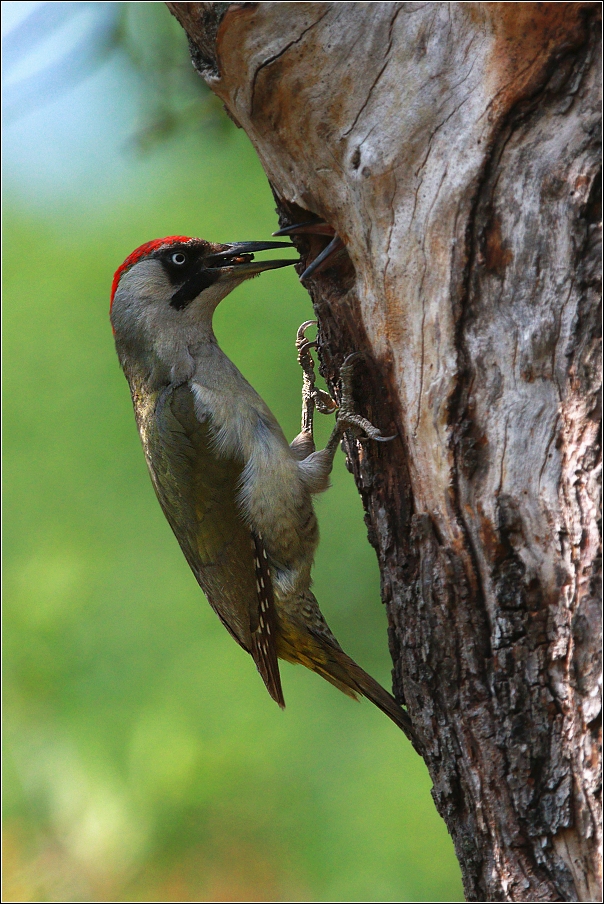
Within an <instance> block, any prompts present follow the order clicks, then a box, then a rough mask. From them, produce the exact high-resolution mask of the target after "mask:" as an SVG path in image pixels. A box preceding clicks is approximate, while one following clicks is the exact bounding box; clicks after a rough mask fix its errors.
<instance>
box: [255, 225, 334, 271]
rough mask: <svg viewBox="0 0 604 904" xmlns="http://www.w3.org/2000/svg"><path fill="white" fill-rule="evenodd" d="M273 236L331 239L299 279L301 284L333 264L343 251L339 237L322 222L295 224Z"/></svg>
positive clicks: (330, 227)
mask: <svg viewBox="0 0 604 904" xmlns="http://www.w3.org/2000/svg"><path fill="white" fill-rule="evenodd" d="M273 235H321V236H329V237H330V238H331V242H330V243H329V245H327V247H326V248H324V249H323V251H322V252H321V253H320V254H319V255H317V257H316V258H315V259H314V261H313V262H312V264H310V265H309V266H308V267H307V268H306V270H305V271H304V273H303V274H302V276H301V277H300V282H302V280H303V279H308V277H309V276H312V275H313V274H315V273H320V272H321V271H322V270H326V269H327V267H329V266H330V265H331V264H332V263H333V261H334V258H335V257H336V256H337V255H338V254H339V253H340V251H343V250H344V247H345V246H344V242H343V241H342V239H341V238H340V237H339V235H336V231H335V229H334V228H333V226H330V225H329V224H328V223H325V222H324V221H323V220H312V221H311V222H310V223H295V224H294V225H293V226H286V227H285V228H284V229H279V231H278V232H273Z"/></svg>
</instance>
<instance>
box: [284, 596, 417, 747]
mask: <svg viewBox="0 0 604 904" xmlns="http://www.w3.org/2000/svg"><path fill="white" fill-rule="evenodd" d="M304 604H305V605H306V608H307V610H308V613H309V618H308V620H307V621H305V623H303V622H302V621H301V619H300V618H299V616H298V615H297V614H296V616H294V617H293V618H292V617H291V616H290V618H289V619H287V620H286V619H283V618H281V620H280V626H279V627H280V630H279V641H278V643H279V646H278V650H277V652H278V655H279V656H280V657H281V658H282V659H286V660H288V661H289V662H297V663H300V664H301V665H304V666H306V668H307V669H311V671H313V672H317V674H318V675H321V676H322V677H323V678H325V679H326V680H327V681H329V682H330V683H331V684H333V685H335V687H337V688H338V689H339V690H341V691H343V692H344V693H345V694H348V696H349V697H353V698H354V699H357V695H358V694H361V695H362V696H363V697H367V699H368V700H371V702H372V703H374V704H375V706H377V707H378V709H381V710H382V712H383V713H385V714H386V715H387V716H388V717H389V718H390V719H392V721H393V722H394V723H395V725H398V727H399V728H400V729H402V730H403V731H404V732H405V734H406V735H407V737H408V738H409V740H410V741H412V742H413V743H414V745H415V746H417V739H416V735H415V732H414V731H413V725H412V723H411V719H410V717H409V715H408V714H407V713H406V712H405V710H404V709H403V708H402V707H401V706H399V704H398V703H397V702H396V700H395V699H394V697H393V696H392V694H389V693H388V691H387V690H384V688H383V687H382V686H381V684H378V682H377V681H376V680H375V678H372V677H371V675H368V674H367V672H366V671H364V669H362V668H361V667H360V665H357V663H356V662H355V661H354V659H351V658H350V656H347V655H346V653H344V651H343V650H342V648H341V647H340V645H339V643H338V642H337V640H336V638H335V637H334V636H333V634H332V633H331V631H330V630H329V627H328V626H327V624H326V622H325V619H324V618H323V616H322V614H321V612H320V610H319V607H318V604H317V601H316V599H315V597H314V595H313V594H312V593H311V592H310V591H307V592H306V593H305V596H304ZM298 608H300V606H298ZM309 622H311V624H309Z"/></svg>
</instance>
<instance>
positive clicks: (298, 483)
mask: <svg viewBox="0 0 604 904" xmlns="http://www.w3.org/2000/svg"><path fill="white" fill-rule="evenodd" d="M306 231H309V230H308V229H306ZM282 245H283V243H278V242H239V243H235V244H230V245H220V244H213V243H211V242H206V241H204V240H203V239H198V238H188V237H186V236H170V237H169V238H163V239H156V240H155V241H152V242H147V243H146V244H145V245H142V246H141V247H140V248H138V249H137V250H136V251H134V252H133V253H132V254H131V255H130V256H129V257H128V258H127V259H126V260H125V261H124V263H123V264H122V265H121V267H119V269H118V270H117V272H116V274H115V277H114V280H113V287H112V293H111V323H112V326H113V332H114V335H115V344H116V348H117V353H118V356H119V360H120V364H121V366H122V369H123V371H124V374H125V376H126V378H127V380H128V383H129V385H130V392H131V395H132V401H133V404H134V413H135V416H136V423H137V426H138V430H139V433H140V437H141V440H142V444H143V449H144V452H145V458H146V460H147V465H148V468H149V472H150V475H151V480H152V482H153V486H154V488H155V492H156V494H157V498H158V500H159V503H160V505H161V507H162V509H163V511H164V514H165V516H166V518H167V519H168V522H169V524H170V527H171V528H172V530H173V531H174V533H175V535H176V539H177V540H178V542H179V544H180V546H181V549H182V551H183V553H184V555H185V558H186V560H187V562H188V563H189V566H190V567H191V569H192V571H193V574H194V575H195V577H196V579H197V581H198V583H199V585H200V586H201V588H202V590H203V591H204V593H205V594H206V596H207V598H208V601H209V603H210V605H211V606H212V608H213V609H214V611H215V612H216V614H217V615H218V617H219V618H220V620H221V621H222V623H223V624H224V626H225V627H226V628H227V630H228V631H229V633H230V634H231V635H232V636H233V637H234V638H235V640H236V641H237V643H238V644H240V646H242V647H243V649H244V650H246V651H247V652H248V653H250V654H251V656H252V657H253V659H254V662H255V664H256V666H257V668H258V671H259V672H260V675H261V676H262V678H263V680H264V683H265V684H266V687H267V689H268V692H269V694H270V695H271V697H273V699H274V700H276V701H277V703H278V704H279V705H280V706H284V699H283V691H282V689H281V679H280V675H279V665H278V659H279V658H281V659H285V660H287V661H288V662H297V663H302V665H305V666H306V667H307V668H309V669H312V671H314V672H317V673H318V674H319V675H322V676H323V678H326V679H327V681H330V682H331V683H332V684H334V685H335V686H336V687H338V688H339V689H340V690H342V691H344V693H346V694H349V695H350V696H351V697H356V695H357V694H363V695H364V696H365V697H367V698H368V699H369V700H371V701H372V702H373V703H375V704H376V706H378V707H379V708H380V709H381V710H383V712H385V713H386V714H387V715H388V716H389V717H390V718H391V719H392V720H393V721H394V722H395V723H396V724H397V725H399V726H400V727H401V728H402V729H403V730H404V731H405V732H406V733H407V734H410V735H411V733H412V730H411V723H410V720H409V717H408V715H407V713H406V712H405V711H404V710H403V709H402V708H401V707H400V706H399V705H398V703H397V702H396V701H395V700H394V698H393V697H392V696H391V695H390V694H389V693H388V692H387V691H385V690H384V688H382V687H381V686H380V685H379V684H378V683H377V682H376V681H375V680H374V679H373V678H371V676H370V675H368V674H367V673H366V672H364V671H363V669H361V668H360V667H359V666H358V665H357V664H356V662H354V661H353V660H352V659H351V658H350V657H349V656H347V655H346V654H345V653H344V652H343V651H342V649H341V647H340V645H339V644H338V642H337V640H336V639H335V637H334V635H333V634H332V633H331V631H330V629H329V627H328V626H327V623H326V622H325V619H324V618H323V615H322V614H321V611H320V609H319V606H318V603H317V601H316V599H315V597H314V595H313V593H312V591H311V568H312V564H313V558H314V554H315V550H316V547H317V543H318V529H317V521H316V518H315V513H314V511H313V503H312V496H313V494H314V493H320V492H322V491H323V490H325V489H326V488H327V486H328V479H329V474H330V472H331V468H332V464H333V458H334V455H335V451H336V449H337V446H338V444H339V440H340V439H341V437H342V434H343V432H344V430H346V429H349V428H352V429H354V430H355V431H356V432H357V433H358V432H365V433H366V434H367V435H368V436H370V437H372V438H373V439H378V440H380V439H381V440H384V439H388V438H389V437H383V436H382V435H381V434H380V431H379V430H377V429H376V428H374V427H373V426H372V425H371V424H370V423H369V422H368V421H366V420H365V419H364V418H361V417H359V416H358V415H357V414H355V412H354V410H353V408H352V403H351V399H350V389H349V384H350V379H351V371H352V366H353V365H352V360H351V359H348V360H347V361H346V362H345V364H344V366H343V367H342V371H341V375H340V376H341V380H342V399H341V403H340V407H339V412H338V418H337V422H336V427H335V429H334V431H333V434H332V437H331V439H330V441H329V443H328V445H327V446H326V448H325V449H323V450H321V451H315V445H314V440H313V435H312V420H313V411H314V408H315V407H318V408H319V409H320V410H322V411H333V410H335V409H336V407H337V406H336V404H335V402H334V401H333V400H332V399H331V398H330V397H329V396H328V395H327V394H326V393H324V392H321V391H320V390H317V389H316V388H315V386H314V371H313V367H314V365H313V361H312V356H311V355H310V351H309V349H310V347H311V346H312V345H313V344H314V343H311V342H308V341H307V340H306V339H305V336H304V330H305V329H306V327H307V326H309V324H310V323H311V322H313V321H309V322H308V323H307V324H303V326H302V327H301V328H300V330H299V331H298V342H297V345H298V352H299V360H300V363H301V365H302V367H303V371H304V384H303V424H302V432H301V433H300V434H299V436H297V437H296V439H294V441H293V442H292V443H291V445H289V444H288V442H287V440H286V439H285V436H284V434H283V431H282V430H281V428H280V426H279V424H278V423H277V421H276V420H275V417H274V416H273V414H272V413H271V411H270V410H269V408H268V407H267V405H266V404H265V402H264V401H263V400H262V399H261V398H260V396H259V395H258V393H257V392H256V391H255V390H254V389H253V388H252V387H251V386H250V384H249V383H248V382H247V380H246V379H245V378H244V377H243V376H242V374H241V373H240V372H239V371H238V370H237V368H236V367H235V365H234V364H233V363H232V362H231V361H230V360H229V358H227V356H226V355H225V354H224V352H223V351H222V350H221V349H220V347H219V345H218V343H217V341H216V337H215V335H214V332H213V329H212V317H213V314H214V311H215V309H216V307H217V305H218V304H219V303H220V302H221V301H222V299H223V298H225V296H226V295H228V294H229V293H230V292H231V291H232V290H233V289H234V288H235V287H236V286H238V285H239V284H240V283H241V282H243V281H244V280H246V279H248V278H249V277H252V276H255V275H256V274H258V273H261V272H263V271H264V270H272V269H275V268H277V267H285V266H289V265H291V264H294V263H296V261H293V260H270V261H264V262H259V261H255V260H254V259H253V255H254V253H255V252H258V251H264V250H268V249H271V248H275V247H279V246H282ZM286 247H291V246H289V245H286ZM336 250H337V249H336ZM353 357H356V356H351V358H353Z"/></svg>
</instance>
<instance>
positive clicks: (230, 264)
mask: <svg viewBox="0 0 604 904" xmlns="http://www.w3.org/2000/svg"><path fill="white" fill-rule="evenodd" d="M293 247H294V246H293V245H292V244H291V243H290V242H233V244H231V245H222V246H220V250H219V251H217V252H216V253H215V254H211V255H209V256H208V257H206V258H205V260H204V265H205V269H206V271H207V272H208V273H212V274H215V275H216V282H219V281H220V280H223V279H233V278H235V279H239V278H241V277H243V278H247V277H248V276H255V275H256V274H257V273H263V272H264V271H265V270H277V269H278V268H279V267H291V266H293V264H297V263H298V260H272V261H255V260H254V259H253V258H254V254H256V252H258V251H270V250H271V249H273V248H293Z"/></svg>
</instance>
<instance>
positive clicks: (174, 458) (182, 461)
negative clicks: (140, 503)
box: [135, 385, 284, 706]
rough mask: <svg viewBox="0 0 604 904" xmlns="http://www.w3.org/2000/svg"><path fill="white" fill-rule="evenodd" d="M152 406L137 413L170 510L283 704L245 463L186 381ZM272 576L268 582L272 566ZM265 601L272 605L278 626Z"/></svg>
mask: <svg viewBox="0 0 604 904" xmlns="http://www.w3.org/2000/svg"><path fill="white" fill-rule="evenodd" d="M136 407H137V406H136V400H135V408H136ZM140 407H141V408H142V406H140ZM148 407H149V409H150V410H149V412H148V413H145V412H144V411H142V410H137V420H138V422H139V431H140V434H141V438H142V440H143V446H144V448H145V454H146V457H147V463H148V466H149V471H150V473H151V479H152V481H153V485H154V487H155V491H156V493H157V497H158V499H159V502H160V505H161V507H162V509H163V511H164V514H165V515H166V518H167V519H168V522H169V523H170V526H171V527H172V530H173V531H174V533H175V535H176V538H177V540H178V542H179V543H180V546H181V548H182V550H183V552H184V554H185V557H186V559H187V561H188V563H189V565H190V567H191V570H192V571H193V573H194V575H195V577H196V578H197V581H198V583H199V584H200V586H201V588H202V589H203V591H204V592H205V594H206V596H207V598H208V601H209V603H210V605H211V606H212V608H213V609H214V610H215V612H216V613H217V614H218V616H219V617H220V619H221V621H222V622H223V624H224V625H225V626H226V627H227V628H228V630H229V631H230V633H231V634H232V635H233V637H234V638H235V639H236V640H237V642H238V643H239V644H240V645H241V646H242V647H243V648H244V649H245V650H247V651H248V652H249V653H251V654H252V656H253V658H254V660H255V662H256V665H257V667H258V671H259V672H260V674H261V675H262V678H263V680H264V681H265V683H266V686H267V688H268V691H269V693H270V694H271V696H272V697H273V698H274V699H275V700H277V702H278V703H279V704H280V705H281V706H283V705H284V702H283V693H282V690H281V682H280V678H279V668H278V665H277V654H276V652H275V639H276V637H275V633H276V632H275V625H274V618H275V616H274V601H273V599H272V587H269V590H270V600H269V603H267V602H265V595H264V594H259V592H258V586H259V581H258V575H257V561H256V560H257V547H256V543H257V538H254V537H253V536H252V532H251V530H250V528H249V526H248V525H247V524H246V523H245V521H244V520H243V517H242V515H241V512H240V508H239V504H238V500H237V491H238V489H239V482H240V479H241V473H242V470H243V464H242V462H239V461H235V460H233V459H229V458H228V457H225V456H223V455H218V454H217V453H216V451H215V448H214V444H213V442H212V434H211V430H210V427H209V425H208V424H207V423H202V422H200V421H199V419H198V418H197V415H196V412H195V408H194V400H193V395H192V393H191V390H190V389H189V387H188V386H187V385H183V386H179V387H177V388H171V387H169V388H168V389H167V390H164V391H163V392H162V393H158V394H157V396H156V397H155V400H154V403H153V404H151V405H149V406H148ZM258 549H259V550H260V553H262V550H261V547H258ZM261 557H262V556H261ZM267 580H268V584H269V585H270V575H268V569H267ZM261 603H262V605H263V606H268V605H269V604H270V605H271V606H272V610H273V611H272V612H271V613H270V618H271V619H272V627H273V630H272V633H271V630H270V626H271V622H270V621H268V620H267V617H266V615H267V613H266V612H263V611H262V608H261ZM261 619H262V625H261ZM267 625H269V630H268V632H267V631H266V626H267Z"/></svg>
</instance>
